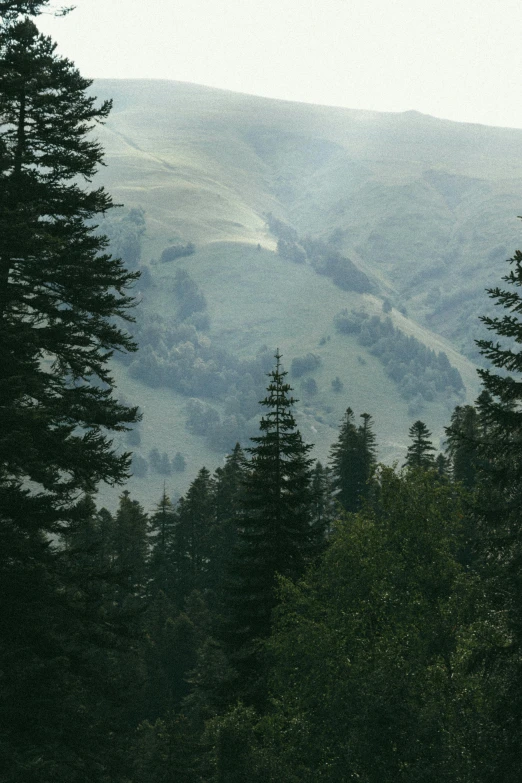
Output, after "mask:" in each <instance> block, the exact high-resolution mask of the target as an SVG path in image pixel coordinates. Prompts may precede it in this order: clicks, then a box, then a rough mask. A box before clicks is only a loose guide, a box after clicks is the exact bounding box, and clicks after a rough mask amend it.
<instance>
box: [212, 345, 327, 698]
mask: <svg viewBox="0 0 522 783" xmlns="http://www.w3.org/2000/svg"><path fill="white" fill-rule="evenodd" d="M275 358H276V366H275V369H274V370H272V372H271V373H269V378H270V382H269V384H268V388H267V391H268V394H267V396H266V397H265V398H264V399H263V400H262V401H261V405H263V406H264V408H266V409H267V412H266V414H265V415H264V416H263V417H262V419H261V423H260V430H261V434H260V435H259V436H257V437H255V438H252V441H253V443H254V445H253V446H252V447H251V448H249V449H248V452H249V454H250V455H251V465H250V470H249V472H248V473H247V475H246V479H245V498H244V512H243V515H242V517H241V525H240V528H239V540H238V545H237V547H236V549H235V552H234V557H233V560H232V563H231V567H230V571H229V583H228V604H229V612H230V614H229V618H228V620H229V623H228V633H227V642H228V646H229V649H230V651H231V653H232V658H233V661H234V663H235V664H236V666H237V667H238V668H239V670H240V677H241V686H240V687H243V688H245V687H246V691H247V696H246V697H247V698H254V699H255V698H257V697H256V696H252V692H251V693H250V696H248V688H249V686H252V684H253V683H254V682H255V680H256V679H257V678H258V677H259V676H262V674H261V671H260V660H259V656H258V655H257V654H256V653H255V648H256V645H257V641H258V640H259V639H262V638H265V637H266V636H267V635H268V634H269V632H270V627H271V615H272V609H273V608H274V606H275V605H276V603H277V597H276V591H275V588H276V584H277V577H278V575H283V576H287V577H291V578H297V577H299V576H300V575H301V574H302V573H303V571H304V569H305V567H306V565H307V563H310V562H311V561H312V560H313V559H314V557H315V556H316V554H317V552H318V551H319V548H320V541H319V540H318V535H317V531H316V530H314V528H313V526H312V501H313V499H312V491H311V480H312V469H311V464H312V460H311V459H309V457H308V453H309V451H310V448H311V446H309V445H306V444H304V443H303V441H302V438H301V434H300V432H299V431H298V430H297V428H296V422H295V419H294V416H293V414H292V407H293V405H294V403H295V400H294V399H293V398H292V397H291V396H290V392H291V387H290V386H289V384H287V383H285V376H286V375H287V373H286V372H284V371H283V369H282V367H281V356H280V354H279V353H277V354H276V357H275ZM255 687H256V686H254V688H255ZM261 690H262V688H261ZM258 695H259V694H258Z"/></svg>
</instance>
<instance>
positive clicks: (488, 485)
mask: <svg viewBox="0 0 522 783" xmlns="http://www.w3.org/2000/svg"><path fill="white" fill-rule="evenodd" d="M509 263H510V264H511V269H510V271H509V273H508V274H507V275H506V276H505V277H504V278H503V280H504V282H505V283H506V287H505V288H500V287H495V288H492V289H488V293H489V296H490V297H491V298H492V299H494V300H495V304H496V305H498V306H500V307H502V308H503V309H504V312H503V314H502V315H500V316H498V317H495V318H490V317H482V318H481V320H482V321H483V323H484V324H485V325H486V327H487V328H488V329H489V330H490V331H492V332H493V333H494V334H495V335H496V336H497V337H500V338H503V342H502V343H501V342H500V341H498V340H486V339H484V340H478V341H477V345H478V346H479V348H480V350H481V352H482V354H483V355H484V356H485V358H486V359H488V360H489V361H490V362H491V363H492V365H493V367H492V368H491V369H479V370H478V373H479V375H480V378H481V380H482V384H483V386H484V391H483V392H482V394H481V395H480V397H479V399H478V400H477V418H478V421H479V423H480V428H479V434H480V437H479V439H478V441H477V443H476V453H477V462H478V468H479V474H478V480H477V481H476V490H475V491H476V503H475V520H476V526H477V540H476V542H475V554H476V557H477V560H478V565H479V567H481V568H482V573H483V575H485V577H486V579H487V586H488V591H489V594H490V597H492V599H493V602H494V606H495V611H496V615H497V616H498V617H502V618H503V619H505V621H506V623H507V633H506V634H505V636H503V637H502V636H499V638H498V646H497V647H496V649H495V647H493V649H491V650H489V652H488V654H489V656H490V661H491V663H490V667H491V668H492V670H494V671H495V674H496V675H497V677H498V680H497V683H498V686H497V688H496V699H495V702H494V704H493V714H494V718H495V722H496V724H497V732H498V734H497V737H496V739H495V743H496V748H495V751H496V752H495V756H494V760H493V763H492V768H491V769H490V770H489V779H490V780H495V779H502V780H505V781H515V780H516V779H517V777H519V775H520V767H521V765H522V748H521V744H520V736H521V731H522V666H521V665H520V661H521V654H522V610H521V607H522V579H521V574H522V536H521V530H522V512H521V509H522V410H521V406H520V403H521V401H522V384H521V380H520V374H521V372H522V351H521V350H520V345H521V344H522V320H521V318H520V316H521V313H522V296H521V295H520V293H519V290H518V289H520V287H521V286H522V252H521V251H518V250H517V251H516V253H515V255H514V256H513V258H511V259H510V260H509ZM511 373H514V374H515V377H513V375H511ZM499 675H500V676H499Z"/></svg>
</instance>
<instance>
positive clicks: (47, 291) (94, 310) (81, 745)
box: [0, 0, 138, 783]
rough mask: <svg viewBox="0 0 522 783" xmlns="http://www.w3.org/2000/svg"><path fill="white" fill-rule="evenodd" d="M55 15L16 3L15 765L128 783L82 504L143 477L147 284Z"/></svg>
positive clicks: (11, 576)
mask: <svg viewBox="0 0 522 783" xmlns="http://www.w3.org/2000/svg"><path fill="white" fill-rule="evenodd" d="M45 5H47V3H46V2H36V1H35V2H31V1H30V0H28V1H27V2H10V1H9V0H8V1H7V2H0V15H1V16H0V117H1V122H0V355H1V357H2V361H1V362H0V402H1V406H2V438H1V439H0V440H1V442H0V509H1V511H0V522H1V525H0V539H1V540H0V592H1V594H2V601H1V602H0V625H1V627H2V640H1V641H0V671H1V672H2V673H3V676H2V677H1V678H0V703H1V704H2V709H1V714H0V724H1V725H2V735H1V737H0V769H2V777H3V778H4V779H5V780H6V781H9V783H11V781H13V783H14V781H19V780H20V781H21V780H23V781H24V783H32V781H34V782H35V783H36V782H38V783H47V781H49V782H50V781H58V780H95V779H102V778H105V779H107V780H109V779H110V780H111V781H117V780H121V779H122V778H123V777H124V775H125V764H123V763H122V759H121V757H120V758H118V753H117V752H116V746H117V744H118V743H115V740H114V738H115V736H117V735H118V733H119V732H121V728H122V726H121V720H120V717H119V715H120V713H121V711H120V713H118V712H116V711H115V709H114V707H115V689H116V690H118V691H119V699H120V700H121V699H122V694H123V691H124V680H125V675H124V673H123V672H121V673H120V671H119V670H118V668H117V667H116V666H115V665H114V662H115V661H117V660H118V659H119V652H118V648H119V646H120V644H121V638H120V636H119V627H120V623H119V621H118V620H117V619H116V618H115V617H114V616H113V615H112V614H111V612H110V609H109V608H108V607H109V606H110V602H108V601H106V600H104V596H103V585H104V582H103V579H102V578H101V575H100V570H101V571H103V568H104V563H103V562H100V563H97V562H96V559H95V557H94V549H93V548H92V547H93V545H94V543H95V541H96V537H97V532H98V531H97V525H98V523H97V520H96V515H94V514H93V509H92V507H91V508H89V503H88V502H86V503H84V508H83V510H82V508H81V503H80V504H78V498H79V497H82V495H84V494H85V493H91V492H94V491H95V489H96V486H97V484H98V482H99V481H101V480H104V481H107V482H108V483H109V484H114V483H118V482H121V481H123V480H124V478H125V477H126V475H127V472H128V465H129V456H128V455H126V454H123V455H119V454H118V453H117V452H116V451H115V450H114V448H113V445H112V441H111V438H110V436H111V433H114V432H118V431H120V430H125V429H126V428H127V426H128V425H130V424H131V423H133V422H135V421H136V420H137V418H138V416H137V411H136V410H135V409H129V408H128V407H126V406H125V405H123V404H120V403H119V402H118V401H117V400H116V399H115V397H114V396H113V380H112V377H111V375H110V372H109V371H108V364H107V363H108V360H109V358H110V356H111V354H112V353H113V352H114V351H126V350H133V349H134V344H133V342H132V340H131V339H130V338H129V336H128V335H127V334H126V332H125V331H123V330H122V329H121V328H120V326H119V325H118V318H126V319H128V318H129V308H130V307H131V305H132V299H131V298H130V297H129V295H128V287H129V286H130V285H131V284H132V282H133V280H134V279H135V278H136V275H131V274H129V273H127V271H126V270H125V269H124V268H123V266H122V264H121V262H120V261H118V260H114V259H112V258H111V257H110V256H109V255H107V254H106V252H105V248H106V240H105V239H104V238H103V237H101V236H99V235H98V234H97V233H96V225H95V220H96V215H97V214H98V213H104V212H106V211H107V210H108V209H110V207H111V206H112V202H111V199H110V197H109V196H108V195H107V194H106V193H105V192H104V190H103V189H102V188H96V189H92V188H90V187H89V184H88V183H89V181H90V180H91V178H92V177H93V175H94V174H95V172H96V169H97V168H98V166H99V164H100V163H101V162H102V150H101V147H100V145H99V144H98V143H97V142H96V141H95V140H94V139H93V137H92V136H91V130H92V129H93V127H94V126H95V125H96V123H97V122H103V120H104V119H105V118H106V116H107V114H108V112H109V109H110V104H109V103H104V104H102V106H101V107H99V108H97V106H96V99H95V98H93V97H91V96H90V95H87V90H88V89H89V87H90V84H91V83H90V82H89V81H88V80H85V79H83V78H82V77H81V75H80V74H79V73H78V71H77V70H76V69H75V67H74V65H73V64H72V63H71V62H70V61H68V60H66V59H64V58H60V57H58V56H57V55H56V53H55V45H54V44H53V43H52V41H51V40H50V39H49V38H47V37H45V36H42V35H40V34H39V33H38V30H37V28H36V26H35V24H34V23H33V21H31V19H29V18H23V17H22V16H21V14H25V13H29V14H37V13H38V12H39V11H40V10H41V9H42V8H43V7H44V6H45ZM82 517H83V521H82ZM51 534H52V535H51ZM108 649H112V654H109V653H108V652H107V650H108ZM116 685H118V686H119V687H118V688H115V686H116ZM28 716H30V717H29V719H28Z"/></svg>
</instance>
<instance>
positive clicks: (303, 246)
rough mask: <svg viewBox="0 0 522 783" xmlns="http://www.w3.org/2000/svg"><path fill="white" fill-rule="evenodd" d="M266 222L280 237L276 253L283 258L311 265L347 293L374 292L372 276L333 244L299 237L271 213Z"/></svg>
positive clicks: (273, 232) (292, 229)
mask: <svg viewBox="0 0 522 783" xmlns="http://www.w3.org/2000/svg"><path fill="white" fill-rule="evenodd" d="M266 221H267V225H268V228H269V230H270V231H271V232H272V234H274V236H276V237H277V252H278V254H279V255H280V256H281V257H282V258H286V259H288V260H289V261H293V262H294V263H296V264H304V263H306V262H308V263H309V264H310V265H311V267H312V268H313V269H314V270H315V271H316V272H317V274H320V275H325V276H326V277H330V278H331V280H332V281H333V283H335V285H336V286H338V287H339V288H342V289H343V290H344V291H357V292H358V293H369V292H371V291H373V290H374V286H373V284H372V282H371V281H370V279H369V277H368V276H367V275H365V274H364V272H362V271H361V270H360V269H359V268H358V267H357V266H356V265H355V264H354V263H353V261H351V260H350V259H349V258H347V257H346V256H343V255H342V254H341V253H340V252H339V251H338V250H337V249H336V248H335V246H334V245H333V244H332V243H329V242H325V241H324V240H322V239H312V238H311V237H306V238H300V237H299V236H298V234H297V231H296V230H295V229H294V228H292V227H291V226H289V225H287V224H286V223H284V222H283V221H282V220H279V219H278V218H276V217H274V215H272V213H269V214H268V215H267V216H266Z"/></svg>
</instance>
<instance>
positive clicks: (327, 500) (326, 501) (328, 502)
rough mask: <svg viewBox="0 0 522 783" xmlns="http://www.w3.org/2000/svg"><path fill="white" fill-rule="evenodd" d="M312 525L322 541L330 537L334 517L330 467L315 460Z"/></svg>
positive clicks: (334, 509) (334, 508)
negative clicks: (318, 532)
mask: <svg viewBox="0 0 522 783" xmlns="http://www.w3.org/2000/svg"><path fill="white" fill-rule="evenodd" d="M312 498H313V504H312V525H313V526H314V527H315V528H316V529H317V530H318V531H320V537H321V538H322V539H323V540H324V543H326V541H327V540H328V538H329V537H330V534H331V532H332V524H333V521H334V519H335V517H336V507H335V506H336V504H335V499H334V490H333V483H332V473H331V470H330V468H328V467H323V465H322V463H321V462H316V463H315V466H314V469H313V473H312Z"/></svg>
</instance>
